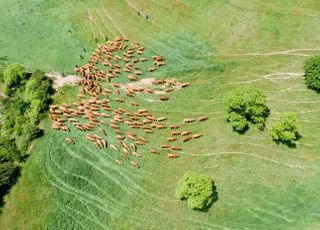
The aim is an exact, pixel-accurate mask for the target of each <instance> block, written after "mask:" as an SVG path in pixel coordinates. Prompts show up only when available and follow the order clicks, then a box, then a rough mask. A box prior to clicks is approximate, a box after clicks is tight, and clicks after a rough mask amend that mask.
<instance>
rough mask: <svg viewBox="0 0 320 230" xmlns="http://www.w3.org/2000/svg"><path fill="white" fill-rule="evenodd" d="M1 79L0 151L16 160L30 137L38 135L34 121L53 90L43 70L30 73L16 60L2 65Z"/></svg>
mask: <svg viewBox="0 0 320 230" xmlns="http://www.w3.org/2000/svg"><path fill="white" fill-rule="evenodd" d="M4 83H5V87H6V95H7V97H5V98H4V99H3V100H2V106H3V108H4V109H3V112H2V114H1V120H2V127H1V140H0V155H4V154H5V155H7V156H8V157H10V158H11V160H14V161H16V160H20V159H21V158H22V155H23V152H24V151H26V149H27V148H28V145H29V143H30V141H31V140H33V139H34V138H36V137H38V136H39V135H41V133H42V132H41V130H40V129H39V128H38V123H39V121H40V119H41V118H43V116H44V114H45V113H46V111H47V109H48V106H49V103H50V102H51V97H52V94H53V93H54V90H53V88H52V80H51V79H50V78H48V77H46V76H45V74H44V72H42V71H40V70H37V71H34V72H33V73H30V72H28V71H27V70H26V68H25V67H23V66H21V65H17V64H12V65H9V66H8V67H7V68H6V70H5V71H4ZM13 146H14V148H15V149H16V151H13ZM19 152H20V155H21V156H20V157H19Z"/></svg>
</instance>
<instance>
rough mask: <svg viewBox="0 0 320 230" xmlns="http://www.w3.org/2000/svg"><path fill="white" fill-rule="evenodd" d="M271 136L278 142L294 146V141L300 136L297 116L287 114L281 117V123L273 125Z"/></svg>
mask: <svg viewBox="0 0 320 230" xmlns="http://www.w3.org/2000/svg"><path fill="white" fill-rule="evenodd" d="M270 135H271V137H272V139H273V140H274V141H276V142H281V143H284V144H288V145H292V144H293V141H295V140H297V138H298V136H299V133H298V129H297V126H296V116H295V115H294V114H286V115H284V116H283V117H281V119H280V121H279V122H276V123H274V124H272V128H271V131H270Z"/></svg>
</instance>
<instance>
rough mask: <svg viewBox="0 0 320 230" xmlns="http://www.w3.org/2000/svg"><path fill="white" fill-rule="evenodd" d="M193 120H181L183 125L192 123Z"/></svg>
mask: <svg viewBox="0 0 320 230" xmlns="http://www.w3.org/2000/svg"><path fill="white" fill-rule="evenodd" d="M194 121H195V120H194V119H193V118H185V119H183V123H185V124H190V123H193V122H194Z"/></svg>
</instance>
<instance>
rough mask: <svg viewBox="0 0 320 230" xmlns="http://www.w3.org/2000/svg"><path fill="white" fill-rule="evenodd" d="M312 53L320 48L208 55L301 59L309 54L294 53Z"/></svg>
mask: <svg viewBox="0 0 320 230" xmlns="http://www.w3.org/2000/svg"><path fill="white" fill-rule="evenodd" d="M312 51H320V48H314V49H309V48H307V49H289V50H282V51H274V52H265V53H263V52H261V53H242V54H241V53H238V54H220V55H215V54H212V53H210V54H209V56H229V57H234V56H277V55H288V56H289V55H292V56H302V57H309V56H311V55H310V54H302V53H295V52H312Z"/></svg>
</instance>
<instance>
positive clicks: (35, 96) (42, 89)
mask: <svg viewBox="0 0 320 230" xmlns="http://www.w3.org/2000/svg"><path fill="white" fill-rule="evenodd" d="M52 94H53V88H52V80H51V79H50V78H48V77H46V76H45V75H44V73H43V72H41V71H39V70H38V71H35V72H34V73H33V74H32V75H31V78H30V79H29V80H28V82H27V83H26V86H25V101H26V102H29V103H32V102H33V101H34V100H38V102H37V106H38V107H39V108H41V109H45V108H46V106H48V103H49V102H50V101H51V95H52Z"/></svg>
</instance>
